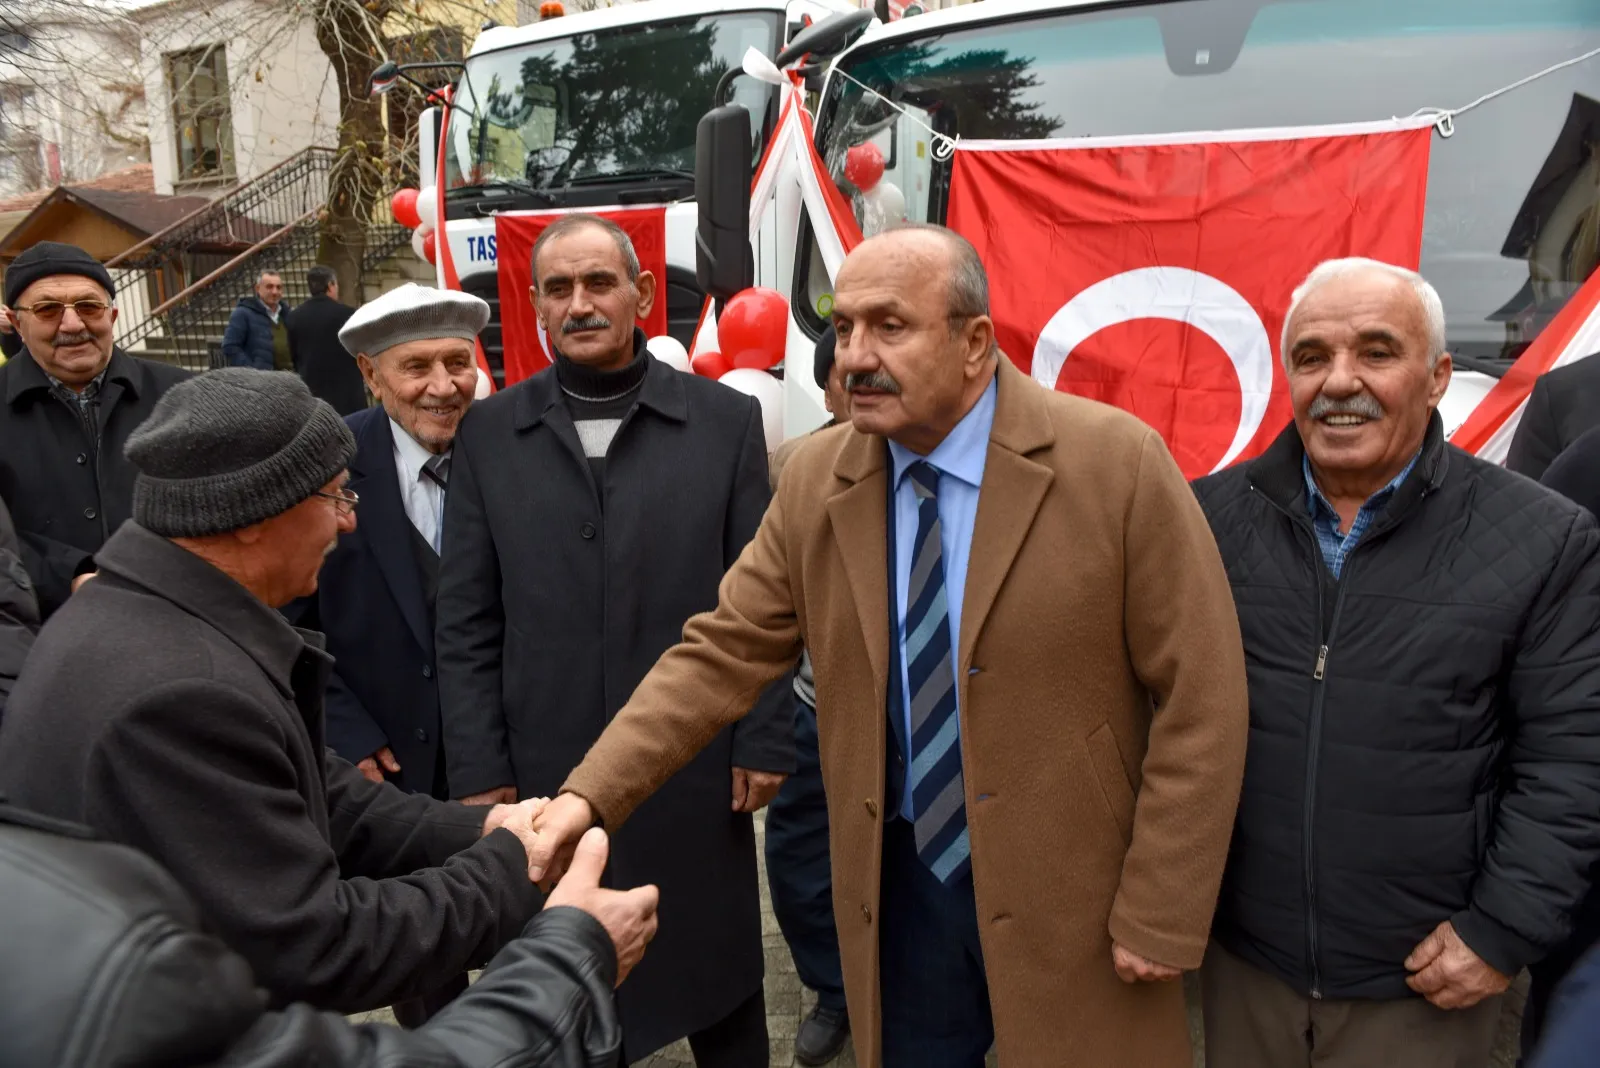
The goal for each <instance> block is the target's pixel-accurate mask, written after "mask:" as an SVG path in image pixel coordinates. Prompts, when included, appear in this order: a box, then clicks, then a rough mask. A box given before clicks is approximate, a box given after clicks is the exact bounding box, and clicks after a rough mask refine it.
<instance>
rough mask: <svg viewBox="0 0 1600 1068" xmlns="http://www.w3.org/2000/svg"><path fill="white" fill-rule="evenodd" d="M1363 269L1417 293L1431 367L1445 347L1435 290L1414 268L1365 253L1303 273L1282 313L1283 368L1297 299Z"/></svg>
mask: <svg viewBox="0 0 1600 1068" xmlns="http://www.w3.org/2000/svg"><path fill="white" fill-rule="evenodd" d="M1367 271H1373V272H1376V273H1378V274H1384V275H1388V276H1389V277H1390V278H1395V279H1398V280H1399V281H1402V282H1404V283H1405V284H1406V285H1408V286H1410V287H1411V291H1412V292H1413V293H1415V294H1416V296H1417V302H1418V303H1419V304H1420V305H1421V306H1422V319H1423V323H1424V325H1425V326H1426V327H1427V331H1428V366H1429V367H1432V366H1434V365H1435V364H1437V363H1438V362H1439V357H1440V356H1443V355H1444V350H1445V324H1444V302H1443V301H1441V300H1440V299H1439V291H1438V290H1437V289H1434V288H1433V286H1432V285H1431V284H1430V283H1429V282H1428V280H1427V279H1426V278H1424V277H1422V275H1420V274H1418V273H1417V272H1416V271H1411V270H1407V269H1406V268H1404V267H1396V266H1395V265H1394V264H1392V263H1384V262H1383V261H1382V260H1372V259H1367V258H1366V257H1365V256H1346V257H1345V258H1343V259H1337V260H1323V261H1322V262H1321V263H1319V264H1317V265H1316V266H1315V267H1313V268H1312V269H1311V273H1310V274H1308V275H1306V280H1305V281H1304V282H1301V283H1300V284H1299V285H1298V286H1297V287H1295V291H1294V294H1293V296H1291V297H1290V298H1289V311H1288V314H1286V315H1285V316H1284V317H1283V338H1282V339H1281V340H1280V341H1279V352H1280V353H1281V354H1282V357H1283V367H1284V370H1286V371H1287V370H1288V369H1289V325H1290V324H1291V323H1292V322H1293V321H1294V313H1295V312H1297V311H1299V310H1300V304H1301V302H1302V301H1304V300H1305V299H1306V298H1307V297H1309V296H1310V295H1311V294H1312V293H1315V292H1316V291H1317V290H1319V289H1321V288H1322V287H1323V286H1325V285H1327V284H1328V283H1329V282H1332V281H1335V280H1336V279H1339V278H1349V277H1350V276H1351V275H1355V274H1362V273H1365V272H1367Z"/></svg>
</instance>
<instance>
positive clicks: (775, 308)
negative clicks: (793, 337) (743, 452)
mask: <svg viewBox="0 0 1600 1068" xmlns="http://www.w3.org/2000/svg"><path fill="white" fill-rule="evenodd" d="M788 334H789V302H788V301H786V300H784V299H783V294H781V293H779V292H778V291H777V290H775V289H765V288H762V287H759V286H758V287H755V288H753V289H746V290H744V291H743V292H741V293H738V294H736V295H735V296H734V297H733V299H731V300H729V301H728V303H727V306H726V307H724V308H723V309H722V316H721V317H720V318H719V319H718V320H717V340H718V343H719V344H720V345H721V346H722V348H721V351H717V352H702V353H700V355H698V356H696V357H695V358H694V359H693V360H692V361H691V360H690V359H689V354H688V353H687V352H686V351H685V350H684V347H683V346H682V345H680V344H679V343H678V342H676V341H674V340H673V339H672V338H670V337H654V338H651V339H650V342H649V347H650V354H651V355H652V356H654V357H655V358H656V359H658V360H660V361H661V362H662V363H665V364H668V365H670V366H672V367H674V368H676V369H677V370H679V371H688V372H692V373H694V374H697V375H700V376H702V377H704V378H710V379H713V380H715V381H717V382H721V383H722V384H723V385H725V386H729V387H731V388H733V389H736V390H738V391H739V392H740V393H743V394H745V395H746V396H749V397H754V398H755V399H756V403H758V404H759V405H761V423H762V427H763V429H764V430H765V431H766V435H767V452H768V453H771V452H772V450H773V449H776V448H777V447H778V445H779V443H780V442H782V441H783V383H782V381H780V380H779V379H778V378H777V377H776V376H774V375H773V374H772V368H774V367H776V366H777V365H778V364H779V363H781V362H782V361H783V352H784V347H785V345H786V343H787V340H788Z"/></svg>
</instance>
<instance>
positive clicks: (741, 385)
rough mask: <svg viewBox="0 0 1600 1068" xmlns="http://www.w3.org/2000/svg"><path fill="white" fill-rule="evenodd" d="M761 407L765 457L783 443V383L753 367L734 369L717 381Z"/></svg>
mask: <svg viewBox="0 0 1600 1068" xmlns="http://www.w3.org/2000/svg"><path fill="white" fill-rule="evenodd" d="M717 381H718V382H721V383H722V384H723V385H725V386H732V387H733V388H734V389H736V390H738V391H739V392H740V393H743V394H744V395H745V396H747V397H754V398H755V399H756V403H758V404H760V405H761V426H762V428H763V429H764V430H765V431H766V433H767V455H768V456H771V455H772V451H773V450H774V449H776V448H777V447H778V446H779V445H780V444H782V443H783V383H782V382H780V381H778V379H776V378H774V377H773V376H772V375H770V374H768V373H767V372H766V371H758V370H756V369H755V368H754V367H735V368H734V369H733V370H731V371H729V372H728V373H727V374H725V375H723V376H722V377H721V378H719V379H717Z"/></svg>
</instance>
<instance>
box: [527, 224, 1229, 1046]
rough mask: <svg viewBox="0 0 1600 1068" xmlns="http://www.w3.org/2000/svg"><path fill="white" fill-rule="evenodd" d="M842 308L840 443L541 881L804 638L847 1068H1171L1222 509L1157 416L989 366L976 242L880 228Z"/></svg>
mask: <svg viewBox="0 0 1600 1068" xmlns="http://www.w3.org/2000/svg"><path fill="white" fill-rule="evenodd" d="M834 299H835V307H834V314H833V322H834V326H835V328H836V329H837V331H838V335H839V341H838V360H839V363H840V365H841V367H842V369H843V370H844V371H845V373H846V375H847V380H846V385H847V388H848V389H849V390H850V392H851V423H852V424H853V427H854V429H853V430H852V429H850V428H846V427H837V428H834V429H832V430H829V431H825V432H823V433H820V434H816V435H813V436H812V437H811V439H810V440H809V441H808V442H807V444H806V445H805V446H803V447H802V448H801V449H800V450H799V451H798V452H797V453H796V455H795V456H794V458H793V459H792V460H791V461H790V463H789V465H788V469H787V470H786V472H785V473H784V477H783V483H782V485H781V486H780V487H779V491H778V495H777V498H776V499H775V500H774V501H773V503H772V505H771V507H770V508H769V509H768V510H767V513H766V516H765V518H764V519H763V521H762V524H761V527H760V529H759V530H758V531H757V533H756V536H755V539H754V541H752V542H751V543H750V545H749V546H748V547H747V548H746V549H745V551H744V553H743V555H742V556H741V557H740V558H739V560H738V561H737V562H736V563H735V564H734V566H733V568H732V570H730V571H729V572H728V574H727V576H726V578H724V580H723V583H722V587H721V591H720V601H719V603H718V606H717V608H716V609H715V610H714V611H712V612H709V613H705V614H703V615H700V616H696V617H695V618H693V619H691V620H690V621H689V624H688V625H687V627H686V628H685V630H684V640H683V642H682V643H681V644H679V645H677V646H675V647H674V648H672V649H671V650H669V651H668V652H667V653H666V654H665V655H664V656H663V657H662V658H661V660H660V661H659V662H658V663H657V665H656V666H655V668H654V669H653V670H652V671H651V672H650V674H649V675H647V676H646V677H645V679H644V681H643V682H642V683H641V684H640V686H639V688H638V689H637V690H636V691H635V692H634V695H633V698H632V700H630V701H629V703H628V704H627V705H626V706H625V707H624V708H623V709H622V711H621V712H620V713H619V714H618V715H617V717H616V718H615V719H614V720H613V721H612V723H611V725H610V726H609V727H608V728H607V729H606V731H605V733H604V734H602V735H601V737H600V739H599V741H598V742H597V743H596V744H595V746H594V748H593V749H591V750H590V752H589V755H588V756H587V757H586V758H585V760H584V762H583V763H582V764H581V765H579V766H578V768H577V769H576V770H574V772H573V773H572V775H571V777H570V778H569V779H568V780H567V783H566V784H565V787H564V791H565V792H564V793H563V794H562V796H560V797H558V798H557V799H556V800H555V801H554V802H552V803H551V804H550V806H549V807H548V808H547V809H546V810H545V813H544V816H543V818H542V819H541V820H540V822H539V830H540V839H539V843H538V845H537V846H536V849H535V854H534V857H533V861H532V866H533V868H534V873H535V877H536V878H537V877H541V876H549V875H554V874H556V870H557V869H559V868H560V867H562V861H563V859H564V855H565V853H566V852H567V851H569V850H570V848H571V846H572V844H573V843H575V842H576V841H577V839H578V837H579V836H581V834H582V833H583V832H584V830H586V829H587V828H588V827H589V826H590V825H591V824H593V823H594V822H595V821H597V820H598V821H599V822H601V823H603V824H604V825H605V826H606V827H608V828H615V827H616V826H617V825H618V824H620V823H621V822H622V821H623V820H625V819H626V818H627V817H628V814H629V813H630V812H631V811H632V810H633V809H634V807H635V806H636V805H638V804H639V803H640V801H642V800H643V799H644V798H645V797H646V796H648V795H649V794H650V792H651V791H652V790H654V789H655V788H656V787H657V786H658V785H659V784H660V783H661V782H663V781H664V780H665V779H666V778H667V777H668V776H669V775H671V774H672V772H673V771H674V770H675V769H676V768H678V767H680V766H682V765H683V764H684V763H685V762H686V761H688V760H689V759H690V758H691V757H692V756H693V755H694V753H695V752H696V751H697V750H698V749H699V747H700V746H701V745H703V744H705V743H706V741H707V740H708V739H710V738H711V737H712V736H713V735H714V734H715V733H716V732H717V731H718V730H719V729H721V727H722V726H723V725H724V724H726V723H728V722H730V721H733V720H736V719H737V718H739V717H740V716H742V715H744V713H745V712H746V710H748V709H749V707H750V705H751V703H752V702H753V701H754V700H755V698H756V696H757V695H758V694H759V693H760V692H761V690H762V688H763V687H764V686H765V685H766V684H767V683H769V682H770V681H771V680H773V679H775V678H777V677H779V676H780V675H782V673H783V672H784V671H786V670H788V669H789V668H790V667H791V666H792V665H793V664H794V662H795V659H796V657H797V656H799V653H800V649H801V647H802V646H804V647H806V648H808V649H809V650H810V653H811V657H812V659H813V661H814V662H815V665H816V679H817V710H818V731H819V735H820V748H821V756H822V767H823V772H824V777H825V779H826V781H827V787H828V810H829V811H828V815H829V823H830V833H831V836H832V844H833V848H832V852H833V871H834V886H833V894H834V907H835V913H836V916H837V921H838V928H839V944H840V952H841V955H842V958H843V962H844V976H845V989H846V992H847V996H848V999H849V1008H850V1019H851V1022H852V1024H853V1025H854V1026H853V1029H854V1032H855V1036H856V1053H857V1058H858V1062H859V1063H860V1064H862V1065H863V1066H864V1068H875V1066H877V1065H887V1066H888V1068H976V1066H977V1065H981V1064H982V1062H983V1056H984V1053H985V1051H986V1050H987V1048H988V1046H989V1045H990V1042H991V1038H992V1040H993V1041H994V1042H995V1044H996V1046H997V1048H998V1051H999V1055H1000V1062H1001V1063H1002V1064H1004V1065H1006V1066H1007V1068H1023V1066H1031V1065H1037V1066H1040V1068H1046V1066H1048V1068H1059V1066H1060V1065H1063V1064H1073V1065H1092V1066H1094V1068H1116V1066H1121V1065H1126V1066H1129V1068H1133V1066H1139V1068H1152V1066H1154V1068H1164V1066H1172V1068H1178V1066H1180V1065H1183V1066H1187V1065H1188V1064H1189V1063H1190V1049H1189V1036H1188V1028H1187V1025H1186V1021H1185V1015H1184V1004H1183V993H1182V989H1181V987H1180V985H1179V984H1178V983H1175V982H1165V981H1162V980H1171V979H1175V978H1176V977H1177V976H1178V974H1179V972H1180V970H1181V969H1186V968H1195V967H1197V966H1198V965H1199V964H1200V958H1201V955H1202V954H1203V952H1204V950H1205V945H1206V937H1207V933H1208V930H1209V928H1210V923H1211V913H1212V908H1213V906H1214V904H1215V901H1216V895H1217V887H1218V882H1219V880H1220V878H1221V874H1222V867H1223V861H1224V857H1225V855H1226V852H1227V846H1228V835H1229V830H1230V827H1231V825H1232V821H1233V815H1234V808H1235V805H1236V804H1237V800H1238V794H1239V788H1240V782H1241V778H1242V775H1243V768H1244V750H1245V736H1246V730H1247V704H1246V692H1245V676H1244V662H1243V654H1242V652H1241V648H1240V640H1239V629H1238V624H1237V620H1236V617H1235V614H1234V608H1233V604H1232V599H1231V595H1230V593H1229V589H1228V583H1227V579H1226V577H1225V575H1224V573H1223V569H1222V564H1221V561H1220V558H1219V556H1218V553H1217V548H1216V544H1215V542H1214V541H1213V540H1212V537H1211V534H1210V531H1209V530H1208V528H1207V526H1206V521H1205V518H1204V516H1202V514H1201V513H1200V510H1199V507H1198V505H1197V504H1196V503H1195V500H1194V496H1193V494H1192V493H1191V492H1190V490H1189V488H1188V486H1187V485H1186V484H1185V482H1184V480H1183V476H1182V475H1181V474H1180V473H1179V471H1178V468H1177V465H1176V464H1174V463H1173V461H1172V459H1171V457H1170V456H1169V455H1168V453H1167V450H1166V448H1165V447H1164V446H1163V445H1162V442H1161V440H1160V438H1159V437H1158V436H1157V435H1156V434H1155V433H1154V432H1153V431H1152V430H1150V429H1149V428H1148V427H1146V426H1145V425H1143V424H1142V423H1140V422H1138V421H1137V420H1136V419H1134V418H1133V417H1131V416H1129V415H1126V414H1124V413H1122V412H1119V411H1117V410H1115V409H1112V408H1109V407H1104V406H1101V405H1099V404H1095V403H1092V402H1089V401H1086V400H1081V399H1078V398H1074V397H1070V396H1066V395H1063V394H1059V393H1055V392H1053V391H1049V390H1045V389H1041V388H1040V387H1039V386H1037V385H1035V384H1034V383H1033V382H1032V381H1031V380H1029V379H1028V378H1027V377H1026V376H1024V375H1023V374H1021V373H1020V372H1019V371H1017V370H1016V369H1015V368H1014V367H1013V366H1012V365H1011V363H1010V362H1009V361H1008V360H1006V359H1004V358H1001V356H1000V353H999V352H998V349H997V348H996V346H995V340H994V326H993V323H992V321H991V320H990V319H989V316H988V281H987V278H986V277H985V275H984V272H983V266H982V264H981V263H980V262H979V261H978V258H977V255H976V253H975V252H974V251H973V249H972V247H971V245H969V244H968V243H967V242H966V241H965V240H963V239H962V238H960V237H958V236H956V235H955V234H953V233H951V232H949V231H946V230H943V229H941V228H937V227H905V228H902V229H897V230H894V231H891V232H890V233H887V234H883V235H880V236H878V237H875V238H873V239H871V240H869V241H866V242H864V243H863V244H862V245H861V246H860V247H858V248H857V249H856V250H855V251H854V252H852V253H851V254H850V256H849V258H848V259H847V260H846V262H845V264H844V266H843V268H842V269H841V270H840V272H839V277H838V279H837V285H836V292H835V298H834ZM819 504H820V505H821V507H819V506H818V505H819Z"/></svg>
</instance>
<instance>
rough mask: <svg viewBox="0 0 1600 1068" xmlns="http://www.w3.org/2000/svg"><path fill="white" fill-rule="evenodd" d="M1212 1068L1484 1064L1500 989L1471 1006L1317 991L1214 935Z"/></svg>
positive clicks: (1475, 1067)
mask: <svg viewBox="0 0 1600 1068" xmlns="http://www.w3.org/2000/svg"><path fill="white" fill-rule="evenodd" d="M1200 983H1201V991H1202V996H1203V998H1204V1012H1205V1023H1206V1068H1311V1066H1313V1065H1315V1066H1316V1068H1388V1066H1390V1065H1393V1066H1395V1068H1487V1065H1488V1063H1489V1054H1490V1053H1491V1051H1492V1050H1493V1048H1494V1039H1495V1033H1496V1031H1497V1030H1498V1029H1499V1025H1500V1007H1501V1001H1502V999H1501V998H1498V997H1495V998H1488V999H1485V1000H1484V1001H1480V1002H1479V1003H1478V1004H1476V1005H1474V1006H1473V1007H1472V1008H1470V1009H1459V1010H1455V1011H1450V1010H1446V1009H1439V1008H1435V1007H1434V1006H1433V1005H1430V1004H1429V1003H1428V1002H1426V1001H1424V1000H1423V999H1422V998H1405V999H1402V1000H1399V1001H1334V1000H1328V999H1322V1000H1313V999H1311V998H1309V997H1305V996H1303V995H1301V994H1299V993H1296V992H1295V991H1294V990H1293V989H1291V988H1290V987H1289V986H1287V985H1286V984H1285V983H1283V982H1282V981H1281V980H1280V979H1278V978H1277V977H1276V976H1273V975H1268V974H1267V973H1266V972H1264V971H1261V970H1260V969H1259V968H1256V967H1255V966H1254V965H1251V964H1246V963H1245V962H1244V961H1242V960H1240V959H1239V958H1238V957H1236V956H1234V955H1233V954H1232V953H1229V952H1228V951H1227V950H1225V949H1223V948H1222V947H1221V946H1219V945H1217V944H1216V943H1215V942H1213V943H1211V945H1210V947H1209V948H1207V950H1206V959H1205V965H1204V966H1203V967H1202V968H1201V970H1200Z"/></svg>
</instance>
